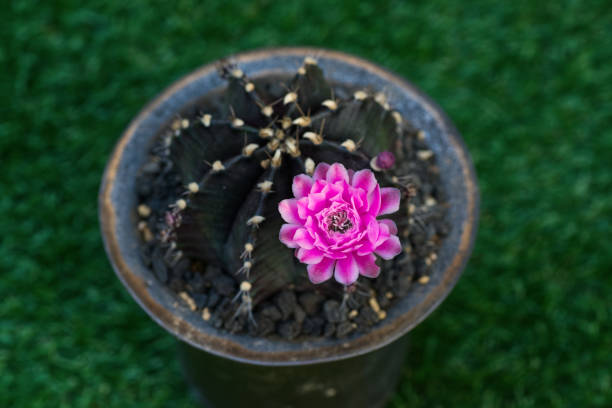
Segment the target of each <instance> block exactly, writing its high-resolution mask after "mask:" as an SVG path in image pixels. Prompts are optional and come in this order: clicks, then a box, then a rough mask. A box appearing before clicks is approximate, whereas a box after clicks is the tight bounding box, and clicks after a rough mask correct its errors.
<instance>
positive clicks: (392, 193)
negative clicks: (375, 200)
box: [378, 187, 400, 215]
mask: <svg viewBox="0 0 612 408" xmlns="http://www.w3.org/2000/svg"><path fill="white" fill-rule="evenodd" d="M380 193H381V194H380V211H379V212H378V215H384V214H392V213H394V212H396V211H397V210H399V204H400V191H399V190H398V189H397V188H393V187H385V188H383V189H382V190H381V191H380Z"/></svg>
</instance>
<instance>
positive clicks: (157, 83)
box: [0, 0, 612, 408]
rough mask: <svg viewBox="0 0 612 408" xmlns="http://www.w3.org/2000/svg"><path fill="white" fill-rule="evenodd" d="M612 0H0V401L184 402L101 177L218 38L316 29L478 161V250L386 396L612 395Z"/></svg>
mask: <svg viewBox="0 0 612 408" xmlns="http://www.w3.org/2000/svg"><path fill="white" fill-rule="evenodd" d="M610 6H611V5H610V2H609V1H569V0H568V1H555V2H533V1H513V2H499V1H492V0H491V1H487V0H478V1H470V2H446V1H438V0H430V1H427V2H419V4H416V2H415V4H410V3H406V2H400V1H387V0H379V1H376V2H374V1H350V0H345V1H338V2H329V1H322V0H311V1H308V2H297V1H296V2H290V1H272V0H260V1H254V2H246V1H227V0H223V1H221V0H218V1H217V0H215V1H212V0H205V1H190V0H184V1H183V0H181V1H172V2H145V1H137V0H132V1H116V0H112V1H111V0H105V1H93V0H92V1H87V2H82V1H75V0H57V1H32V0H19V1H9V2H8V3H6V4H5V5H4V6H3V7H2V8H1V9H0V18H1V20H2V24H0V33H1V38H2V41H1V45H0V65H1V68H0V86H1V88H2V90H1V92H0V95H2V99H3V102H2V105H1V106H0V112H1V113H0V166H1V172H0V174H1V175H0V214H1V215H0V271H1V272H0V273H1V275H0V406H1V407H105V408H110V407H142V406H146V407H190V406H192V404H193V400H192V399H191V397H190V396H189V394H188V392H187V388H186V386H185V384H184V383H183V379H182V378H181V374H180V371H179V367H178V363H177V361H176V359H175V356H174V351H175V350H174V343H173V341H174V340H173V339H172V338H171V337H170V336H169V335H167V334H166V333H165V332H164V331H163V330H162V329H161V328H160V327H158V326H157V325H156V324H155V323H153V321H151V320H150V319H149V318H148V317H147V316H146V315H145V313H144V312H143V311H142V310H141V309H140V308H139V307H138V306H137V305H136V303H135V302H134V301H133V300H132V299H131V298H130V297H129V295H128V294H127V292H126V290H125V289H124V288H123V287H122V286H121V284H120V283H119V281H118V280H117V279H116V277H115V275H114V273H113V271H112V270H111V267H110V265H109V263H108V261H107V259H106V256H105V254H104V250H103V247H102V243H101V239H100V234H99V230H98V221H97V201H96V200H97V192H98V187H99V182H100V178H101V176H102V171H103V169H104V165H105V162H106V160H107V158H108V156H109V155H110V153H111V151H112V149H113V146H114V144H115V142H116V141H117V139H118V137H119V136H120V134H121V132H122V131H123V129H124V128H125V127H126V126H127V124H128V122H129V121H130V119H131V118H132V117H133V116H134V115H136V114H137V113H138V111H139V110H140V109H141V108H142V107H143V105H144V104H146V103H147V102H148V101H149V100H150V99H151V98H153V97H154V96H155V95H156V94H158V93H159V92H161V91H162V90H163V89H164V88H165V87H166V86H167V85H169V84H170V83H171V82H172V81H174V80H176V79H178V78H179V77H180V76H182V75H184V74H187V73H189V72H190V71H192V70H194V69H195V68H197V67H199V66H200V65H202V64H204V63H207V62H210V61H213V60H215V59H218V58H221V57H224V56H227V55H228V54H231V53H234V52H238V51H243V50H249V49H253V48H257V47H264V46H280V45H311V46H321V47H327V48H332V49H336V50H341V51H345V52H349V53H354V54H356V55H358V56H361V57H364V58H367V59H369V60H371V61H373V62H375V63H378V64H381V65H383V66H386V67H388V68H390V69H391V70H394V71H396V72H398V73H399V74H401V75H403V76H404V77H406V78H407V79H409V80H410V81H412V82H413V83H415V84H416V85H417V86H419V87H420V88H421V89H422V90H424V91H425V92H426V93H427V94H429V95H430V96H431V97H432V98H433V99H434V100H436V101H437V102H438V103H439V104H440V105H441V106H442V108H443V109H444V110H446V112H447V113H448V114H449V116H450V117H451V118H452V120H453V121H454V122H455V124H456V125H457V127H458V129H459V130H460V132H461V133H462V134H463V137H464V139H465V141H466V143H467V145H468V147H469V149H470V151H471V154H472V156H473V159H474V163H475V166H476V169H477V172H478V175H479V181H480V187H481V194H482V215H481V223H480V231H479V236H478V239H477V242H476V246H475V249H474V254H473V256H472V258H471V261H470V262H469V264H468V267H467V269H466V271H465V273H464V275H463V277H462V278H461V280H460V281H459V284H458V285H457V287H456V288H455V290H454V291H453V292H452V293H451V295H450V296H449V298H448V299H447V300H446V301H445V302H444V303H443V304H442V306H441V307H440V308H439V309H438V310H437V311H436V312H434V313H433V314H432V315H431V316H430V317H429V318H428V319H427V320H426V321H425V322H424V323H422V324H421V325H420V326H418V327H417V328H416V329H415V330H414V331H413V334H412V344H411V349H410V356H409V362H408V364H407V365H406V366H405V369H404V372H403V376H402V381H401V384H400V386H399V387H398V389H397V392H396V393H395V395H394V396H393V399H392V401H391V403H390V404H389V406H390V407H395V408H400V407H506V406H507V407H565V406H567V407H587V406H589V407H590V406H593V407H597V406H601V407H603V406H608V407H609V406H612V372H611V369H610V368H611V367H612V301H611V299H612V295H611V293H612V253H611V252H612V251H611V249H612V248H611V247H610V243H609V240H610V238H612V234H611V227H612V197H611V191H612V42H611V39H612V7H610Z"/></svg>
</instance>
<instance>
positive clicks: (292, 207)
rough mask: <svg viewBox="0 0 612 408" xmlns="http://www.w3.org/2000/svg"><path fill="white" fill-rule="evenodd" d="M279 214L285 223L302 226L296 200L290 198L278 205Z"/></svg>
mask: <svg viewBox="0 0 612 408" xmlns="http://www.w3.org/2000/svg"><path fill="white" fill-rule="evenodd" d="M278 212H279V213H280V215H281V217H283V220H285V222H288V223H289V224H302V220H301V219H300V216H299V214H298V205H297V200H296V199H295V198H289V199H287V200H283V201H281V202H280V203H278Z"/></svg>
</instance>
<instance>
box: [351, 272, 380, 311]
mask: <svg viewBox="0 0 612 408" xmlns="http://www.w3.org/2000/svg"><path fill="white" fill-rule="evenodd" d="M379 279H380V278H379ZM367 300H368V297H367V296H364V295H362V294H360V293H353V294H351V296H349V298H348V300H347V301H346V306H347V307H348V308H349V309H351V310H352V309H359V308H360V307H362V306H363V305H365V304H366V302H367Z"/></svg>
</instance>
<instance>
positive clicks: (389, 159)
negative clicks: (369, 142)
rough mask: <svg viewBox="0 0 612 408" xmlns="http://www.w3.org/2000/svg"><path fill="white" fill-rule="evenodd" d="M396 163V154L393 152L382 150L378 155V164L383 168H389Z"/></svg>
mask: <svg viewBox="0 0 612 408" xmlns="http://www.w3.org/2000/svg"><path fill="white" fill-rule="evenodd" d="M394 164H395V155H394V154H393V153H391V152H382V153H380V154H379V155H378V156H376V166H377V167H378V168H379V169H381V170H389V169H390V168H391V167H393V165H394Z"/></svg>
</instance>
